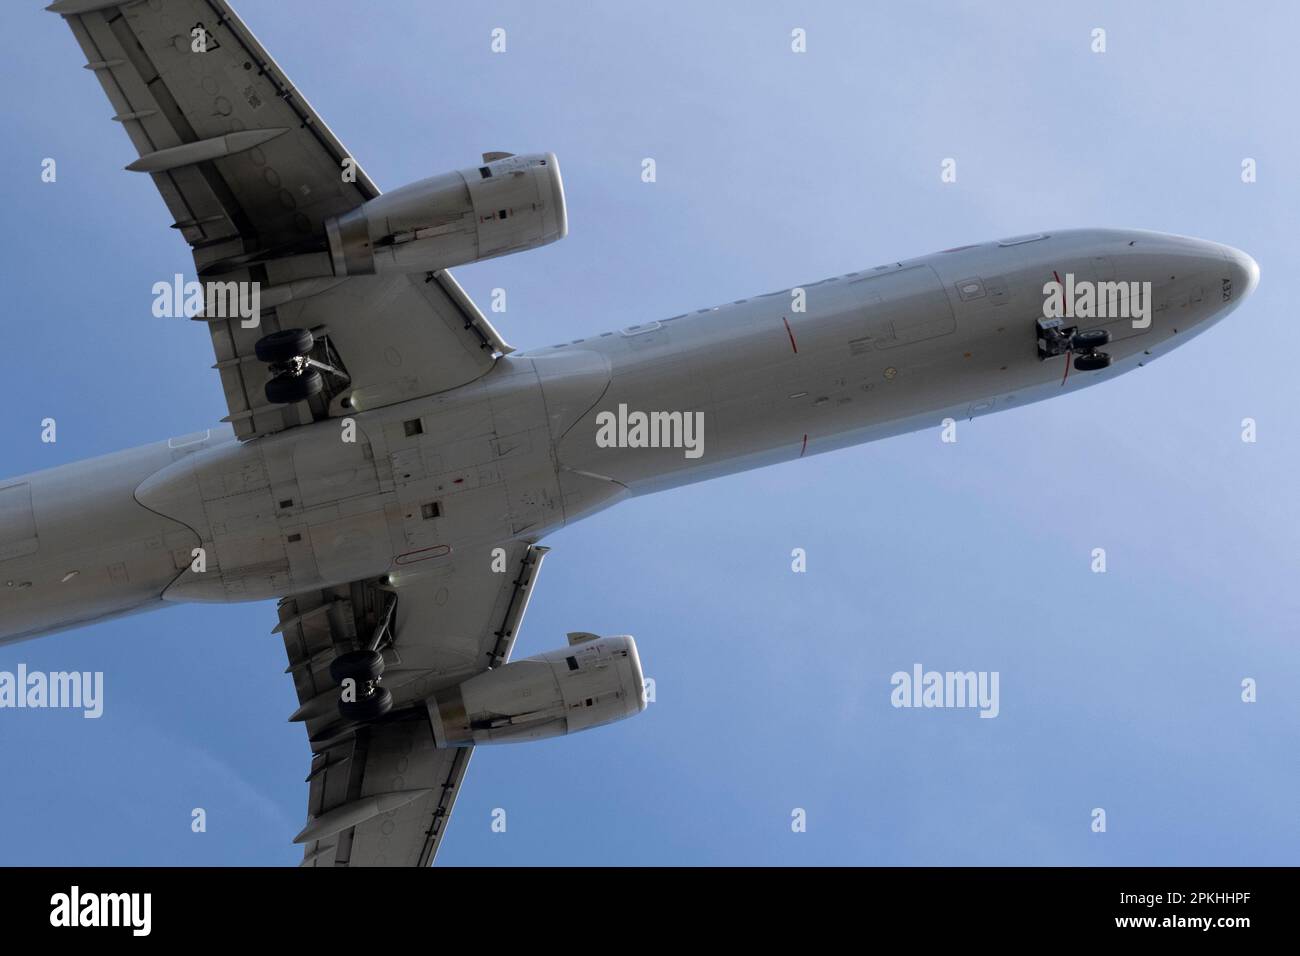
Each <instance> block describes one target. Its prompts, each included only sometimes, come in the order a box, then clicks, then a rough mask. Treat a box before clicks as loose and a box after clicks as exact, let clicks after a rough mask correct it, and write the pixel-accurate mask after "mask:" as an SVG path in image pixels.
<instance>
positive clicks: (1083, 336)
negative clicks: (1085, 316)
mask: <svg viewBox="0 0 1300 956" xmlns="http://www.w3.org/2000/svg"><path fill="white" fill-rule="evenodd" d="M1037 326H1038V357H1039V358H1040V359H1044V360H1045V359H1049V358H1053V357H1054V356H1057V355H1068V354H1071V353H1073V354H1074V367H1075V370H1076V371H1080V372H1096V371H1099V370H1101V369H1103V368H1106V367H1107V366H1109V365H1110V355H1108V354H1107V353H1105V352H1103V351H1101V348H1102V347H1103V346H1105V345H1109V344H1110V332H1108V331H1106V330H1105V329H1085V330H1083V331H1080V330H1079V328H1078V326H1074V325H1070V326H1067V325H1065V323H1064V322H1062V321H1061V320H1060V319H1039V320H1038V323H1037Z"/></svg>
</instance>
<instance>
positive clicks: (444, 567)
mask: <svg viewBox="0 0 1300 956" xmlns="http://www.w3.org/2000/svg"><path fill="white" fill-rule="evenodd" d="M48 9H49V10H51V11H53V12H55V13H57V14H59V15H61V16H62V17H63V18H64V19H65V21H66V22H67V24H68V26H69V27H70V28H71V29H72V32H73V34H74V36H75V38H76V40H77V42H78V43H79V44H80V46H81V49H82V51H83V52H84V54H85V57H86V60H87V63H86V68H87V69H88V70H90V71H91V72H92V73H93V74H94V75H95V76H96V78H97V79H98V80H99V82H100V84H101V85H102V86H103V88H104V92H105V93H106V94H107V96H108V99H109V102H110V104H111V107H112V110H113V113H114V115H113V117H112V119H113V120H114V121H115V122H117V123H119V124H120V125H121V126H122V128H123V129H124V130H125V131H126V133H127V135H128V136H129V137H130V139H131V142H132V144H133V146H134V147H135V149H136V152H137V153H138V158H137V159H136V160H135V161H134V162H132V163H131V164H130V165H129V166H128V167H127V169H128V170H131V171H132V172H136V173H143V174H146V175H148V176H150V177H151V178H152V180H153V182H154V185H155V186H156V187H157V188H158V191H159V193H160V194H161V195H162V199H163V202H164V203H165V205H166V206H167V209H168V211H169V212H170V214H171V217H172V222H171V227H172V228H173V229H174V230H176V232H177V233H178V234H179V235H180V236H181V237H182V238H183V239H185V241H186V242H188V243H189V245H190V247H191V250H192V252H193V255H194V261H195V266H196V270H197V275H198V276H199V279H200V280H202V281H201V283H199V285H200V292H201V295H200V296H199V300H200V301H198V302H197V303H196V306H195V308H194V310H193V312H194V314H193V315H192V316H191V317H192V318H193V319H194V320H195V324H196V327H206V330H207V332H208V334H209V335H210V336H211V339H212V347H213V352H214V355H215V359H216V364H215V366H214V367H215V369H216V372H217V375H218V377H219V379H220V383H221V387H222V390H223V392H224V395H225V399H226V404H227V406H228V409H229V415H228V416H227V417H226V419H225V420H224V422H223V425H222V427H220V428H212V429H208V430H204V431H200V432H198V433H195V434H192V435H187V436H184V437H179V438H173V439H171V440H169V441H162V442H158V443H155V444H151V445H146V446H144V447H141V448H135V449H132V450H128V451H123V452H119V453H117V454H112V455H108V456H106V457H101V458H97V459H94V460H90V461H85V462H80V463H77V464H72V465H67V466H63V467H59V468H54V469H50V470H46V471H41V472H37V473H34V474H29V475H23V476H20V477H17V478H13V479H9V480H5V481H0V643H8V642H13V641H17V640H22V639H26V638H31V637H34V636H36V635H40V634H45V633H49V632H51V631H55V630H59V629H64V628H72V627H80V626H83V625H87V624H90V623H92V622H95V621H101V620H105V619H107V618H110V617H114V616H118V615H124V614H129V613H136V612H141V611H147V610H151V609H156V608H160V607H163V606H166V605H168V604H172V603H175V602H191V601H193V602H210V603H217V604H220V603H227V602H237V601H262V600H268V599H276V600H277V601H278V602H279V603H278V621H277V623H276V624H275V627H274V630H275V632H276V633H278V634H280V635H281V637H282V639H283V641H284V646H285V652H286V656H287V660H288V667H287V673H288V674H289V675H290V677H291V679H292V680H293V684H294V689H295V691H296V694H297V698H298V701H299V707H298V708H297V710H296V711H295V713H294V714H293V715H292V718H291V719H293V720H295V721H299V722H301V723H303V724H304V725H305V728H306V732H307V735H308V741H309V745H310V754H311V757H310V772H309V776H308V784H309V786H308V811H307V815H306V824H305V826H304V827H303V829H302V831H301V832H300V833H299V834H297V836H296V837H295V841H296V842H297V843H300V844H302V846H303V858H302V865H304V866H370V865H428V864H430V863H431V862H432V860H433V858H434V856H435V855H436V853H437V851H438V847H439V844H440V842H441V840H442V838H443V836H444V834H445V832H446V828H447V825H448V822H449V820H450V817H451V813H452V809H453V806H454V804H455V801H456V796H457V793H458V791H459V788H460V786H461V783H462V781H463V780H464V777H465V773H466V769H467V766H468V763H469V759H470V755H471V754H472V752H473V749H474V747H476V746H477V745H479V744H489V743H505V742H519V741H528V740H536V739H540V738H545V737H551V736H557V735H562V734H568V733H574V732H577V731H580V730H584V729H587V728H591V727H596V726H601V725H604V724H608V723H611V722H613V721H616V720H620V719H623V718H626V717H630V716H633V715H635V714H637V713H639V712H640V711H641V710H643V709H644V707H645V700H644V696H643V690H642V684H643V674H642V669H641V663H640V659H639V656H638V651H637V646H636V643H635V642H634V640H633V639H632V638H631V637H629V636H626V635H612V636H601V635H596V634H591V633H586V632H580V631H575V632H573V633H571V634H569V635H568V643H567V644H566V645H565V646H563V647H561V648H560V649H557V650H555V651H551V652H549V653H545V654H541V655H538V656H535V657H531V658H527V659H523V660H511V651H512V649H513V646H514V643H515V640H516V637H517V635H518V633H519V629H520V626H521V623H522V621H523V618H524V614H525V612H526V610H527V607H528V603H529V598H530V596H531V594H532V593H533V589H534V588H535V587H536V584H537V580H538V573H539V571H540V568H541V565H542V562H543V560H544V558H545V557H546V555H547V551H548V549H547V548H546V547H545V546H544V545H542V544H541V543H540V542H541V541H542V539H543V538H544V537H545V535H546V534H547V533H548V532H551V531H553V530H554V529H556V528H559V527H561V526H564V525H567V524H570V523H572V522H575V521H578V520H580V519H582V518H584V517H587V516H589V515H592V514H594V513H596V512H598V511H602V510H604V509H606V508H609V507H611V506H613V505H615V504H617V503H618V502H620V501H622V500H624V499H626V498H628V497H630V496H633V495H643V494H649V493H652V492H655V491H659V490H662V489H666V488H670V487H675V486H679V485H684V484H687V483H692V482H698V481H703V480H706V479H710V478H714V477H719V476H723V475H726V474H730V473H735V472H739V471H742V470H746V469H751V468H757V467H761V466H764V465H767V464H771V463H776V462H784V461H790V460H793V459H798V458H801V457H804V456H807V455H814V454H820V453H823V452H827V451H830V450H832V449H837V448H842V447H845V446H848V445H853V444H858V443H862V442H868V441H876V440H879V439H883V438H886V437H889V436H892V435H898V434H901V433H905V432H909V431H914V430H917V429H922V428H931V427H935V426H937V425H939V424H940V423H942V422H944V421H945V420H948V419H951V420H953V421H956V420H958V419H969V418H973V417H976V416H980V415H985V414H989V413H992V412H997V411H1002V410H1004V409H1007V408H1013V407H1017V406H1021V405H1024V404H1027V403H1029V402H1035V401H1039V400H1042V399H1046V398H1050V397H1052V396H1055V395H1061V394H1064V393H1066V392H1070V391H1073V390H1076V389H1079V388H1082V387H1085V386H1090V385H1094V384H1097V383H1100V382H1103V381H1106V380H1108V379H1110V378H1112V377H1114V376H1116V375H1119V374H1122V373H1124V372H1127V371H1131V370H1133V369H1135V368H1138V367H1140V366H1142V365H1144V364H1145V363H1146V362H1148V361H1150V360H1151V359H1152V358H1154V357H1157V356H1160V355H1163V354H1164V353H1166V352H1168V351H1170V350H1172V349H1173V348H1175V347H1177V346H1178V345H1181V344H1182V343H1183V342H1185V341H1186V340H1188V339H1190V338H1192V337H1194V336H1195V335H1197V334H1199V333H1201V332H1203V331H1204V330H1205V329H1207V328H1208V327H1209V326H1211V325H1212V324H1214V323H1215V322H1217V321H1219V320H1220V319H1222V318H1223V317H1225V316H1226V315H1227V314H1229V313H1230V312H1231V311H1233V310H1234V309H1235V308H1236V307H1237V306H1238V305H1239V304H1240V303H1241V302H1242V301H1243V300H1244V299H1246V298H1247V297H1248V296H1249V295H1250V294H1251V292H1252V291H1253V290H1254V289H1255V287H1256V285H1257V284H1258V281H1259V269H1258V266H1257V265H1256V263H1255V262H1254V260H1253V259H1251V257H1250V256H1249V255H1247V254H1246V253H1244V252H1241V251H1239V250H1237V249H1234V248H1231V247H1229V246H1225V245H1220V244H1218V243H1214V242H1208V241H1202V240H1196V239H1189V238H1184V237H1180V236H1173V235H1166V234H1161V233H1156V232H1148V231H1136V230H1117V229H1071V230H1064V231H1053V232H1042V233H1035V234H1030V235H1022V236H1016V237H1012V238H1008V239H1002V240H999V241H991V242H984V243H978V244H974V245H966V246H961V247H958V248H954V249H948V250H946V251H943V252H939V253H936V254H933V255H927V256H922V257H919V258H914V259H906V260H901V261H895V262H889V263H885V264H883V265H879V266H876V267H874V268H865V269H863V270H861V271H858V272H853V273H849V274H848V275H843V276H837V277H833V278H828V279H825V280H822V281H820V282H816V283H812V284H809V285H807V286H802V287H796V288H794V289H786V290H779V291H776V292H771V293H767V294H764V295H759V296H756V297H753V298H750V299H745V300H740V301H737V302H733V303H730V304H727V305H722V306H717V307H713V308H705V309H700V310H699V311H698V312H694V313H689V314H685V315H677V316H673V317H671V318H665V319H663V320H660V321H652V322H645V323H642V324H638V325H631V326H627V327H625V328H621V329H616V330H613V331H608V332H604V333H601V334H599V335H595V336H591V337H589V338H585V339H577V340H575V341H573V342H569V343H564V344H559V345H554V346H551V347H549V348H541V349H536V350H532V351H526V352H518V351H515V350H514V349H513V348H511V346H510V345H508V344H507V343H506V341H505V340H504V339H503V338H502V337H501V335H500V334H499V333H498V331H497V330H496V329H495V328H493V326H492V324H491V323H490V322H489V321H488V319H487V318H486V317H485V316H484V314H483V313H482V312H481V311H480V310H479V309H478V307H476V306H475V304H474V303H473V302H472V301H471V300H470V299H469V297H468V296H467V295H466V294H465V292H464V291H463V290H462V288H461V287H460V286H459V285H458V284H457V282H456V281H455V279H454V278H453V277H452V275H451V274H450V272H448V269H449V268H452V267H455V266H458V265H461V264H465V263H469V262H474V261H479V260H483V259H490V258H493V257H497V256H503V255H507V254H512V253H515V252H520V251H523V250H527V249H533V248H536V247H540V246H542V245H546V244H548V243H551V242H555V241H558V240H560V239H562V238H563V237H564V236H565V235H566V233H567V231H568V221H567V215H566V210H565V196H564V186H563V182H562V179H561V175H560V167H559V164H558V162H557V160H556V158H555V156H554V155H553V154H551V153H533V154H527V155H514V154H511V153H507V152H489V153H485V154H483V155H482V160H481V162H479V163H477V164H472V165H468V166H467V167H466V168H464V169H461V170H458V171H454V172H449V173H444V174H439V175H435V176H433V177H432V178H429V179H425V180H422V181H419V182H416V183H413V184H410V185H408V186H404V187H402V188H400V189H397V190H394V191H392V192H388V193H382V194H381V193H380V191H379V189H378V188H377V187H376V186H375V184H374V183H373V182H372V181H371V180H370V178H369V177H368V176H367V175H366V174H365V172H364V170H362V169H361V167H360V166H359V165H358V164H357V163H356V162H355V160H354V159H353V157H352V155H351V154H350V153H349V152H348V151H347V150H346V149H345V148H344V147H343V145H342V144H341V143H340V142H339V140H338V139H337V138H336V137H335V135H334V134H333V133H332V132H331V131H330V129H329V127H328V126H326V125H325V123H324V122H323V121H322V120H321V118H320V117H319V116H318V115H317V114H316V112H315V111H314V110H313V109H312V107H311V106H310V105H309V104H308V102H307V100H306V99H305V98H304V97H303V95H302V94H301V92H300V91H299V90H298V89H297V88H296V87H295V86H294V85H293V84H292V83H291V82H290V81H289V79H288V77H287V76H286V75H285V73H284V71H283V70H282V69H280V67H279V66H277V65H276V63H275V62H274V61H273V60H272V59H271V57H270V56H269V54H268V53H267V52H266V51H265V50H264V49H263V47H262V46H261V44H260V43H258V41H257V40H256V39H255V38H254V36H253V34H252V33H251V32H250V31H249V29H248V28H247V26H245V24H244V22H243V21H242V20H241V19H240V18H239V17H238V16H237V15H236V14H235V13H234V12H233V11H232V10H231V8H230V6H229V5H228V3H226V2H225V0H145V2H141V0H56V2H54V3H52V4H51V5H50V6H49V7H48ZM248 302H255V303H256V306H255V308H252V309H246V308H243V305H244V304H247V303H248ZM286 836H287V835H286Z"/></svg>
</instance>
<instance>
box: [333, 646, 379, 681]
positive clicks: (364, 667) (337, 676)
mask: <svg viewBox="0 0 1300 956" xmlns="http://www.w3.org/2000/svg"><path fill="white" fill-rule="evenodd" d="M383 672H384V655H383V654H380V653H379V652H378V651H348V652H347V653H346V654H340V655H339V656H338V657H336V658H334V660H332V661H330V677H332V678H333V679H334V683H336V684H342V683H343V682H344V681H345V680H347V679H348V678H349V677H351V678H352V679H353V680H354V681H356V682H357V683H358V684H365V683H368V682H369V681H372V680H378V678H379V675H380V674H382V673H383Z"/></svg>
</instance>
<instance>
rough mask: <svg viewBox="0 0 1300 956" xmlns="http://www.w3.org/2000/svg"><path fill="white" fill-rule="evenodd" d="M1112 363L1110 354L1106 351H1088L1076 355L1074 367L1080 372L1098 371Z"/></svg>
mask: <svg viewBox="0 0 1300 956" xmlns="http://www.w3.org/2000/svg"><path fill="white" fill-rule="evenodd" d="M1109 365H1110V356H1109V355H1107V354H1106V353H1105V352H1088V353H1087V354H1085V355H1076V356H1075V357H1074V367H1075V369H1076V370H1077V371H1080V372H1097V371H1100V370H1101V369H1103V368H1107V367H1109Z"/></svg>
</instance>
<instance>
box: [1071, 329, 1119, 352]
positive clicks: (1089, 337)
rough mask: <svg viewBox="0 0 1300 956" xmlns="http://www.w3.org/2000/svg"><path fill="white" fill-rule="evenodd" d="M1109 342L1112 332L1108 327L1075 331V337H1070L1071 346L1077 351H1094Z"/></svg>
mask: <svg viewBox="0 0 1300 956" xmlns="http://www.w3.org/2000/svg"><path fill="white" fill-rule="evenodd" d="M1109 344H1110V332H1109V331H1107V330H1106V329H1088V330H1086V331H1084V332H1075V333H1074V337H1073V338H1072V339H1070V348H1072V349H1074V351H1076V352H1093V351H1096V350H1097V349H1099V348H1101V347H1102V346H1104V345H1109Z"/></svg>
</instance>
